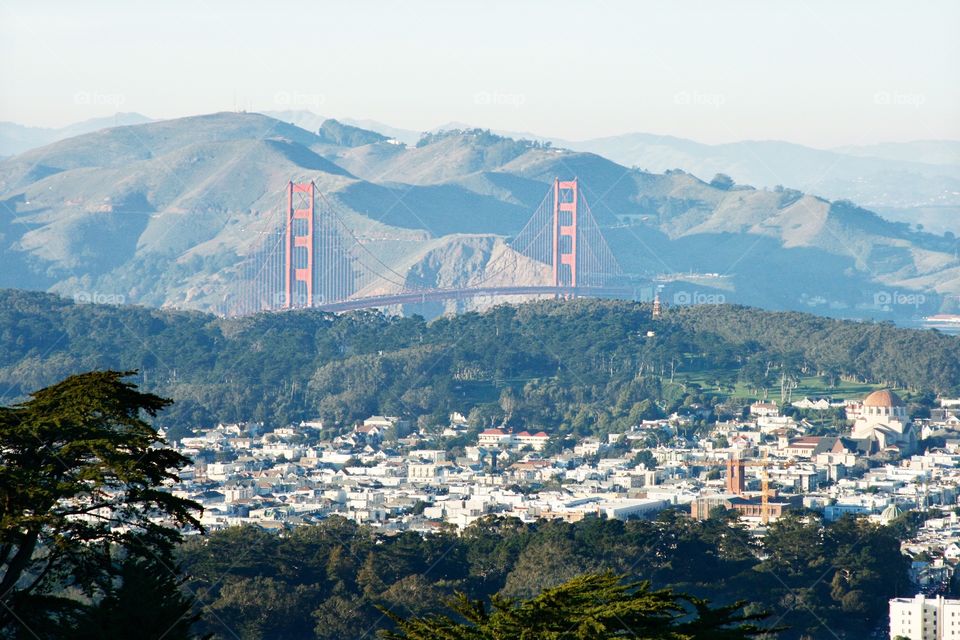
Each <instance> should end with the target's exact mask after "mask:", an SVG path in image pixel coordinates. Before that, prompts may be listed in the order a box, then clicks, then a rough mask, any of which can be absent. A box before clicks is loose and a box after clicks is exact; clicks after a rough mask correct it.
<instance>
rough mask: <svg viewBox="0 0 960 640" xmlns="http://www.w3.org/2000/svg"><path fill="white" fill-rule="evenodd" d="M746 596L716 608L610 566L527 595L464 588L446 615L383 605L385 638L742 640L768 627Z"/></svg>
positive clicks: (409, 639)
mask: <svg viewBox="0 0 960 640" xmlns="http://www.w3.org/2000/svg"><path fill="white" fill-rule="evenodd" d="M742 604H743V603H736V604H733V605H729V606H727V607H720V608H717V609H714V608H711V607H710V606H709V605H708V604H707V602H705V601H704V600H701V599H699V598H690V597H688V596H683V595H677V594H674V593H673V592H672V591H670V590H669V589H659V590H651V589H650V585H649V583H646V582H634V583H625V582H623V581H622V580H621V579H620V578H618V576H616V575H614V574H613V573H610V572H607V573H599V574H587V575H582V576H578V577H575V578H572V579H570V580H568V581H567V582H564V583H563V584H560V585H558V586H555V587H550V588H548V589H545V590H544V591H543V592H542V593H540V594H538V595H536V596H534V597H533V598H530V599H528V600H524V601H520V602H515V601H513V600H510V599H509V598H503V597H499V596H496V595H495V596H493V598H492V599H491V605H492V607H491V608H490V609H488V608H487V607H486V605H485V604H484V603H483V602H482V601H478V600H470V599H469V598H468V597H467V596H465V595H464V594H462V593H460V594H457V597H456V598H455V599H454V600H453V602H452V605H451V608H452V609H453V611H454V612H455V613H457V614H458V615H459V616H460V617H461V618H463V619H464V620H465V621H466V622H463V623H461V622H457V621H455V620H454V619H452V618H451V617H449V616H447V615H431V616H424V617H419V618H418V617H411V618H404V617H402V616H399V615H396V614H393V613H391V612H390V611H389V610H387V609H384V611H385V612H386V614H387V615H388V616H389V617H390V618H391V619H392V620H393V621H394V622H396V624H397V631H385V632H383V633H382V636H383V637H384V638H386V639H387V640H434V639H436V640H512V639H513V638H522V639H523V640H581V639H585V638H591V639H593V640H605V639H607V638H624V637H631V638H648V639H649V640H737V639H746V638H753V637H757V636H759V635H761V634H769V633H770V629H769V628H767V629H764V628H762V627H759V626H757V625H755V624H753V622H754V621H757V620H762V619H763V618H765V617H766V615H765V614H750V615H746V614H741V613H738V610H739V609H740V608H741V607H742Z"/></svg>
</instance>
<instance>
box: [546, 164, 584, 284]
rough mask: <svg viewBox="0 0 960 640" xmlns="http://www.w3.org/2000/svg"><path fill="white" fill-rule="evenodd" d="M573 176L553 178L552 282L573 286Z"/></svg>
mask: <svg viewBox="0 0 960 640" xmlns="http://www.w3.org/2000/svg"><path fill="white" fill-rule="evenodd" d="M579 200H580V194H579V191H578V189H577V179H576V178H574V179H573V180H566V181H564V180H560V179H559V178H556V179H555V180H554V181H553V286H555V287H576V286H577V213H578V211H577V206H578V204H579Z"/></svg>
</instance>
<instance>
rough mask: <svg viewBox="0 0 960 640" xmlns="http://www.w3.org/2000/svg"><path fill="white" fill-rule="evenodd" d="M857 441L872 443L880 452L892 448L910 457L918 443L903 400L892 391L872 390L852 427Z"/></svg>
mask: <svg viewBox="0 0 960 640" xmlns="http://www.w3.org/2000/svg"><path fill="white" fill-rule="evenodd" d="M853 437H854V438H855V439H857V440H875V441H876V442H877V446H878V448H879V449H885V448H887V447H889V446H895V447H898V448H900V449H901V451H902V452H903V453H906V454H910V453H912V452H913V450H914V449H915V448H916V444H917V440H916V435H915V434H914V432H913V429H912V425H911V424H910V420H909V417H908V416H907V408H906V405H904V403H903V400H901V399H900V397H899V396H898V395H897V394H896V393H894V392H893V391H889V390H883V391H874V392H873V393H871V394H870V395H868V396H867V397H866V398H865V399H864V401H863V404H862V405H861V408H860V412H859V414H858V416H857V418H856V421H855V422H854V424H853Z"/></svg>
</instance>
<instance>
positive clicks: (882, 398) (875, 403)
mask: <svg viewBox="0 0 960 640" xmlns="http://www.w3.org/2000/svg"><path fill="white" fill-rule="evenodd" d="M863 406H865V407H902V406H903V400H901V399H900V396H898V395H897V394H895V393H894V392H893V391H890V390H889V389H882V390H881V391H874V392H873V393H871V394H870V395H868V396H867V397H866V398H864V400H863Z"/></svg>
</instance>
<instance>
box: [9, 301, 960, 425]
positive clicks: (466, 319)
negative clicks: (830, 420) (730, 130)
mask: <svg viewBox="0 0 960 640" xmlns="http://www.w3.org/2000/svg"><path fill="white" fill-rule="evenodd" d="M651 331H652V332H654V335H653V336H650V335H648V332H651ZM106 368H111V369H121V370H128V369H137V370H139V372H140V373H139V382H140V384H141V385H142V386H144V387H145V388H146V389H149V390H152V391H155V392H157V393H160V394H162V395H165V396H170V397H172V398H174V399H175V400H176V404H175V405H174V407H173V408H172V409H171V410H170V411H168V412H166V413H165V414H164V418H163V419H164V421H165V422H166V423H167V424H168V425H169V426H177V427H178V428H183V427H189V426H190V425H198V424H210V423H213V422H216V421H234V420H245V419H255V420H264V421H267V422H270V423H273V424H279V423H282V422H285V421H289V420H299V419H309V418H316V417H321V418H324V419H326V420H328V421H338V422H340V423H342V424H346V423H348V422H350V421H352V420H355V419H358V418H363V417H366V416H368V415H370V414H381V413H386V414H402V415H408V416H427V420H428V421H430V420H434V419H435V420H436V421H441V420H443V419H445V416H446V415H447V414H448V413H449V412H451V411H461V412H463V413H465V414H467V413H471V412H473V413H472V416H473V417H474V419H475V420H476V421H477V424H481V423H490V424H492V423H499V422H502V421H504V420H506V421H507V422H512V423H516V424H517V425H524V426H539V427H542V428H545V429H548V430H550V431H551V432H560V433H582V434H586V433H605V432H608V431H620V430H623V429H625V428H627V427H628V426H629V425H631V424H634V423H635V422H636V421H637V420H639V419H643V418H654V417H657V416H660V415H663V414H665V413H670V412H673V411H678V410H680V411H682V410H684V409H683V408H684V407H688V406H690V405H698V404H699V405H704V406H713V405H716V404H720V403H722V402H723V401H724V400H726V395H728V394H727V393H724V392H720V391H718V389H717V387H716V385H715V384H714V381H715V380H718V379H719V380H726V381H727V382H726V383H725V384H729V385H736V384H738V383H739V384H740V388H741V389H743V388H744V387H745V386H746V387H749V388H750V389H751V390H752V395H753V396H754V397H761V396H762V395H763V394H765V393H771V394H777V393H779V389H780V384H781V380H782V379H783V378H787V379H790V380H795V381H797V382H803V383H804V384H806V385H810V384H811V381H812V380H814V381H816V384H817V386H819V388H820V389H821V393H822V394H826V395H829V394H831V393H833V392H836V393H838V394H840V395H847V394H848V392H849V389H847V390H846V391H845V389H844V387H843V384H844V383H842V382H841V381H842V380H843V379H844V378H847V379H851V380H858V381H860V382H861V383H868V384H869V383H872V384H885V385H889V386H895V387H899V388H902V389H905V390H906V392H907V394H908V396H911V397H915V398H916V400H917V401H918V402H926V401H929V399H930V398H932V397H933V396H932V394H934V393H943V394H954V393H957V392H960V339H958V338H955V337H950V336H945V335H941V334H938V333H936V332H933V331H916V330H908V329H897V328H895V327H892V326H889V325H886V324H862V323H852V322H844V321H837V320H830V319H825V318H819V317H816V316H811V315H805V314H798V313H771V312H765V311H759V310H756V309H749V308H744V307H732V306H701V307H687V308H673V309H670V310H669V311H668V313H666V314H665V315H664V317H663V318H662V319H659V320H654V319H652V318H651V316H650V308H649V305H643V304H638V303H627V302H601V301H589V300H576V301H565V302H564V301H549V302H538V303H531V304H526V305H521V306H516V307H513V306H501V307H497V308H495V309H492V310H491V311H489V312H486V313H482V314H477V313H468V314H463V315H460V316H454V317H445V318H441V319H438V320H435V321H433V322H431V323H427V322H425V321H424V320H423V319H422V318H419V317H414V318H397V317H387V316H383V315H380V314H375V313H352V314H344V315H331V314H323V313H317V312H309V311H305V312H290V313H282V314H262V315H258V316H253V317H249V318H243V319H221V318H217V317H214V316H211V315H206V314H202V313H196V312H173V311H160V310H155V309H147V308H143V307H133V306H109V305H89V304H74V303H72V302H69V301H65V300H63V299H60V298H57V297H55V296H51V295H47V294H39V293H26V292H22V291H10V290H5V291H0V388H3V389H4V390H5V391H6V394H5V395H6V396H7V397H17V396H22V395H23V394H26V393H27V392H29V391H30V390H32V389H36V388H40V387H42V386H44V385H47V384H50V383H51V382H52V381H55V380H58V379H60V378H62V377H65V376H67V375H69V374H72V373H77V372H81V371H87V370H91V369H106ZM697 379H699V380H701V381H702V384H701V383H697V382H696V380H697ZM721 386H723V385H721ZM924 394H927V395H926V396H924ZM924 397H926V398H927V400H924ZM431 416H432V417H433V418H431Z"/></svg>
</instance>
